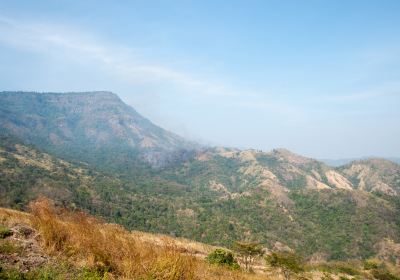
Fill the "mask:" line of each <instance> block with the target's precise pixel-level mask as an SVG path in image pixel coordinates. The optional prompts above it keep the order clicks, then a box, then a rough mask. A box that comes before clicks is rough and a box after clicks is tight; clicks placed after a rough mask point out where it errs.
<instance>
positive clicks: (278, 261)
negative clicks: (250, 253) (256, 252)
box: [265, 252, 304, 273]
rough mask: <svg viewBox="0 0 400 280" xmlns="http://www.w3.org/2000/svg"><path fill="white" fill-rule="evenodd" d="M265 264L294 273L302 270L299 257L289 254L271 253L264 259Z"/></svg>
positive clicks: (302, 264) (301, 262) (301, 261)
mask: <svg viewBox="0 0 400 280" xmlns="http://www.w3.org/2000/svg"><path fill="white" fill-rule="evenodd" d="M265 260H266V262H267V263H268V264H269V265H270V266H272V267H278V268H282V269H284V270H289V271H292V272H295V273H298V272H301V271H303V270H304V262H303V260H302V258H301V257H300V256H298V255H297V254H295V253H291V252H272V253H271V254H269V255H267V256H266V257H265Z"/></svg>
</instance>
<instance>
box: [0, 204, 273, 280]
mask: <svg viewBox="0 0 400 280" xmlns="http://www.w3.org/2000/svg"><path fill="white" fill-rule="evenodd" d="M30 209H31V215H30V214H26V213H22V212H18V211H12V210H8V209H0V217H1V220H2V223H3V224H7V225H8V226H12V225H15V224H17V223H21V222H22V223H26V224H28V225H30V226H32V227H33V228H34V229H35V230H37V231H38V233H39V234H40V238H39V239H40V241H39V242H40V243H41V245H42V246H43V247H44V249H45V251H46V252H47V253H48V254H49V255H50V256H53V257H54V258H55V259H56V260H58V261H59V262H60V263H69V264H72V265H73V266H74V267H76V268H87V269H90V270H94V271H98V272H100V273H101V275H106V277H107V279H115V278H118V279H171V280H174V279H266V278H265V276H263V277H261V276H260V275H255V274H249V273H246V272H241V271H232V270H229V269H225V268H222V267H216V266H212V265H209V264H207V263H206V262H204V260H202V259H201V258H198V257H196V254H199V252H203V253H204V252H205V250H207V248H206V247H203V246H202V245H201V244H199V243H192V244H190V242H189V241H186V240H174V239H172V238H167V237H165V238H164V237H162V236H157V235H154V238H151V235H149V234H143V233H138V232H129V231H126V230H125V229H124V228H122V227H121V226H119V225H115V224H106V223H103V222H101V221H99V220H97V219H95V218H93V217H91V216H89V215H87V214H85V213H83V212H70V211H67V210H64V209H57V208H55V207H54V205H53V204H52V202H51V201H49V200H47V199H43V198H42V199H39V200H37V201H35V202H33V203H31V204H30ZM155 241H156V242H155ZM104 272H105V273H104Z"/></svg>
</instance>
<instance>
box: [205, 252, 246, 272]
mask: <svg viewBox="0 0 400 280" xmlns="http://www.w3.org/2000/svg"><path fill="white" fill-rule="evenodd" d="M206 260H207V261H208V262H209V263H211V264H217V265H222V266H227V267H229V268H231V269H239V268H240V266H239V264H238V263H237V261H236V260H235V258H234V257H233V254H232V253H231V252H228V251H225V250H223V249H215V250H214V251H213V252H211V253H210V254H209V255H208V256H207V257H206Z"/></svg>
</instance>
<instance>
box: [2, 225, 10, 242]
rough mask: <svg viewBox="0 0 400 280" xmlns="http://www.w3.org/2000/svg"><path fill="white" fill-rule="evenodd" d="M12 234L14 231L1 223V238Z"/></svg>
mask: <svg viewBox="0 0 400 280" xmlns="http://www.w3.org/2000/svg"><path fill="white" fill-rule="evenodd" d="M12 234H13V233H12V231H11V230H10V229H9V228H7V227H5V226H3V225H0V239H4V238H6V237H8V236H11V235H12Z"/></svg>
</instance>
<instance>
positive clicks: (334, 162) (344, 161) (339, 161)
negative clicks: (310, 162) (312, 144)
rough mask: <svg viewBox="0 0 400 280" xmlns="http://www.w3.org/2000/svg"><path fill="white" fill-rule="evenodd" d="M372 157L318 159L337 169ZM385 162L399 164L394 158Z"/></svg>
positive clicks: (399, 159) (399, 161)
mask: <svg viewBox="0 0 400 280" xmlns="http://www.w3.org/2000/svg"><path fill="white" fill-rule="evenodd" d="M370 158H374V157H362V158H343V159H320V161H322V162H323V163H325V164H326V165H329V166H333V167H339V166H342V165H346V164H348V163H350V162H352V161H358V160H365V159H370ZM386 159H387V160H390V161H393V162H395V163H397V164H400V158H396V157H391V158H386Z"/></svg>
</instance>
